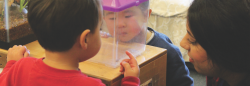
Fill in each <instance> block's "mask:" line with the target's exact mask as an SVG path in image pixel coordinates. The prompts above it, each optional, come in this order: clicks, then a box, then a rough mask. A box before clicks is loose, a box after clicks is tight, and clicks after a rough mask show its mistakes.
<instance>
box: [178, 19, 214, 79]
mask: <svg viewBox="0 0 250 86" xmlns="http://www.w3.org/2000/svg"><path fill="white" fill-rule="evenodd" d="M186 27H187V33H186V35H185V36H184V38H183V39H182V40H181V43H180V45H181V47H183V48H184V49H186V50H188V55H189V57H190V58H189V61H190V62H191V63H192V64H193V65H194V68H195V70H196V71H197V72H198V73H201V74H204V75H208V76H214V75H215V73H216V72H215V71H216V69H217V68H215V66H214V65H213V64H212V61H211V60H209V59H208V56H207V52H206V50H204V49H203V47H202V46H201V45H200V44H199V43H197V42H196V39H195V38H194V36H193V34H192V32H191V30H190V28H189V26H188V23H187V25H186Z"/></svg>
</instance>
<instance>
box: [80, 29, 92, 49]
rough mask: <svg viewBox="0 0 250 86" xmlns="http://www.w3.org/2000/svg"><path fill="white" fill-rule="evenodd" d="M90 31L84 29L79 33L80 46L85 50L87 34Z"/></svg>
mask: <svg viewBox="0 0 250 86" xmlns="http://www.w3.org/2000/svg"><path fill="white" fill-rule="evenodd" d="M89 33H90V30H89V29H86V30H84V31H83V32H82V34H81V35H80V46H81V47H82V48H83V49H84V50H86V49H87V48H88V47H87V46H88V40H87V38H88V34H89Z"/></svg>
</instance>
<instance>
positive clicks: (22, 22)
mask: <svg viewBox="0 0 250 86" xmlns="http://www.w3.org/2000/svg"><path fill="white" fill-rule="evenodd" d="M27 3H28V0H0V41H1V42H6V43H10V42H11V41H15V40H18V39H20V38H23V37H25V36H27V35H30V34H33V32H32V31H31V29H30V26H29V24H28V20H27V13H28V11H27V9H26V8H27Z"/></svg>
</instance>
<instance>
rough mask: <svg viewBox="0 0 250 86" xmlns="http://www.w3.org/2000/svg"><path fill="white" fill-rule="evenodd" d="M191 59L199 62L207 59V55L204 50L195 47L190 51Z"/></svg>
mask: <svg viewBox="0 0 250 86" xmlns="http://www.w3.org/2000/svg"><path fill="white" fill-rule="evenodd" d="M192 59H193V60H194V61H195V62H198V63H201V62H204V61H206V60H207V55H206V52H205V51H204V50H201V49H197V50H195V51H194V52H193V53H192Z"/></svg>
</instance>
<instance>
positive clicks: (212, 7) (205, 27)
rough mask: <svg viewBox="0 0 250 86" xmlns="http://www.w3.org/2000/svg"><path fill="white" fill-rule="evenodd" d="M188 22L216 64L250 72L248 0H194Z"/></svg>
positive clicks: (233, 70) (235, 70) (197, 39)
mask: <svg viewBox="0 0 250 86" xmlns="http://www.w3.org/2000/svg"><path fill="white" fill-rule="evenodd" d="M188 24H189V27H190V30H191V32H192V33H193V35H194V37H195V39H196V41H197V43H199V44H200V45H201V46H202V47H203V48H204V49H205V50H206V52H207V55H208V58H209V59H210V60H211V61H212V62H213V63H214V64H216V65H217V66H219V67H220V68H223V69H226V70H230V71H232V72H238V73H249V72H250V67H249V66H250V62H249V61H250V57H249V53H250V9H249V2H248V0H194V2H193V3H192V5H191V6H190V8H189V10H188Z"/></svg>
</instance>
